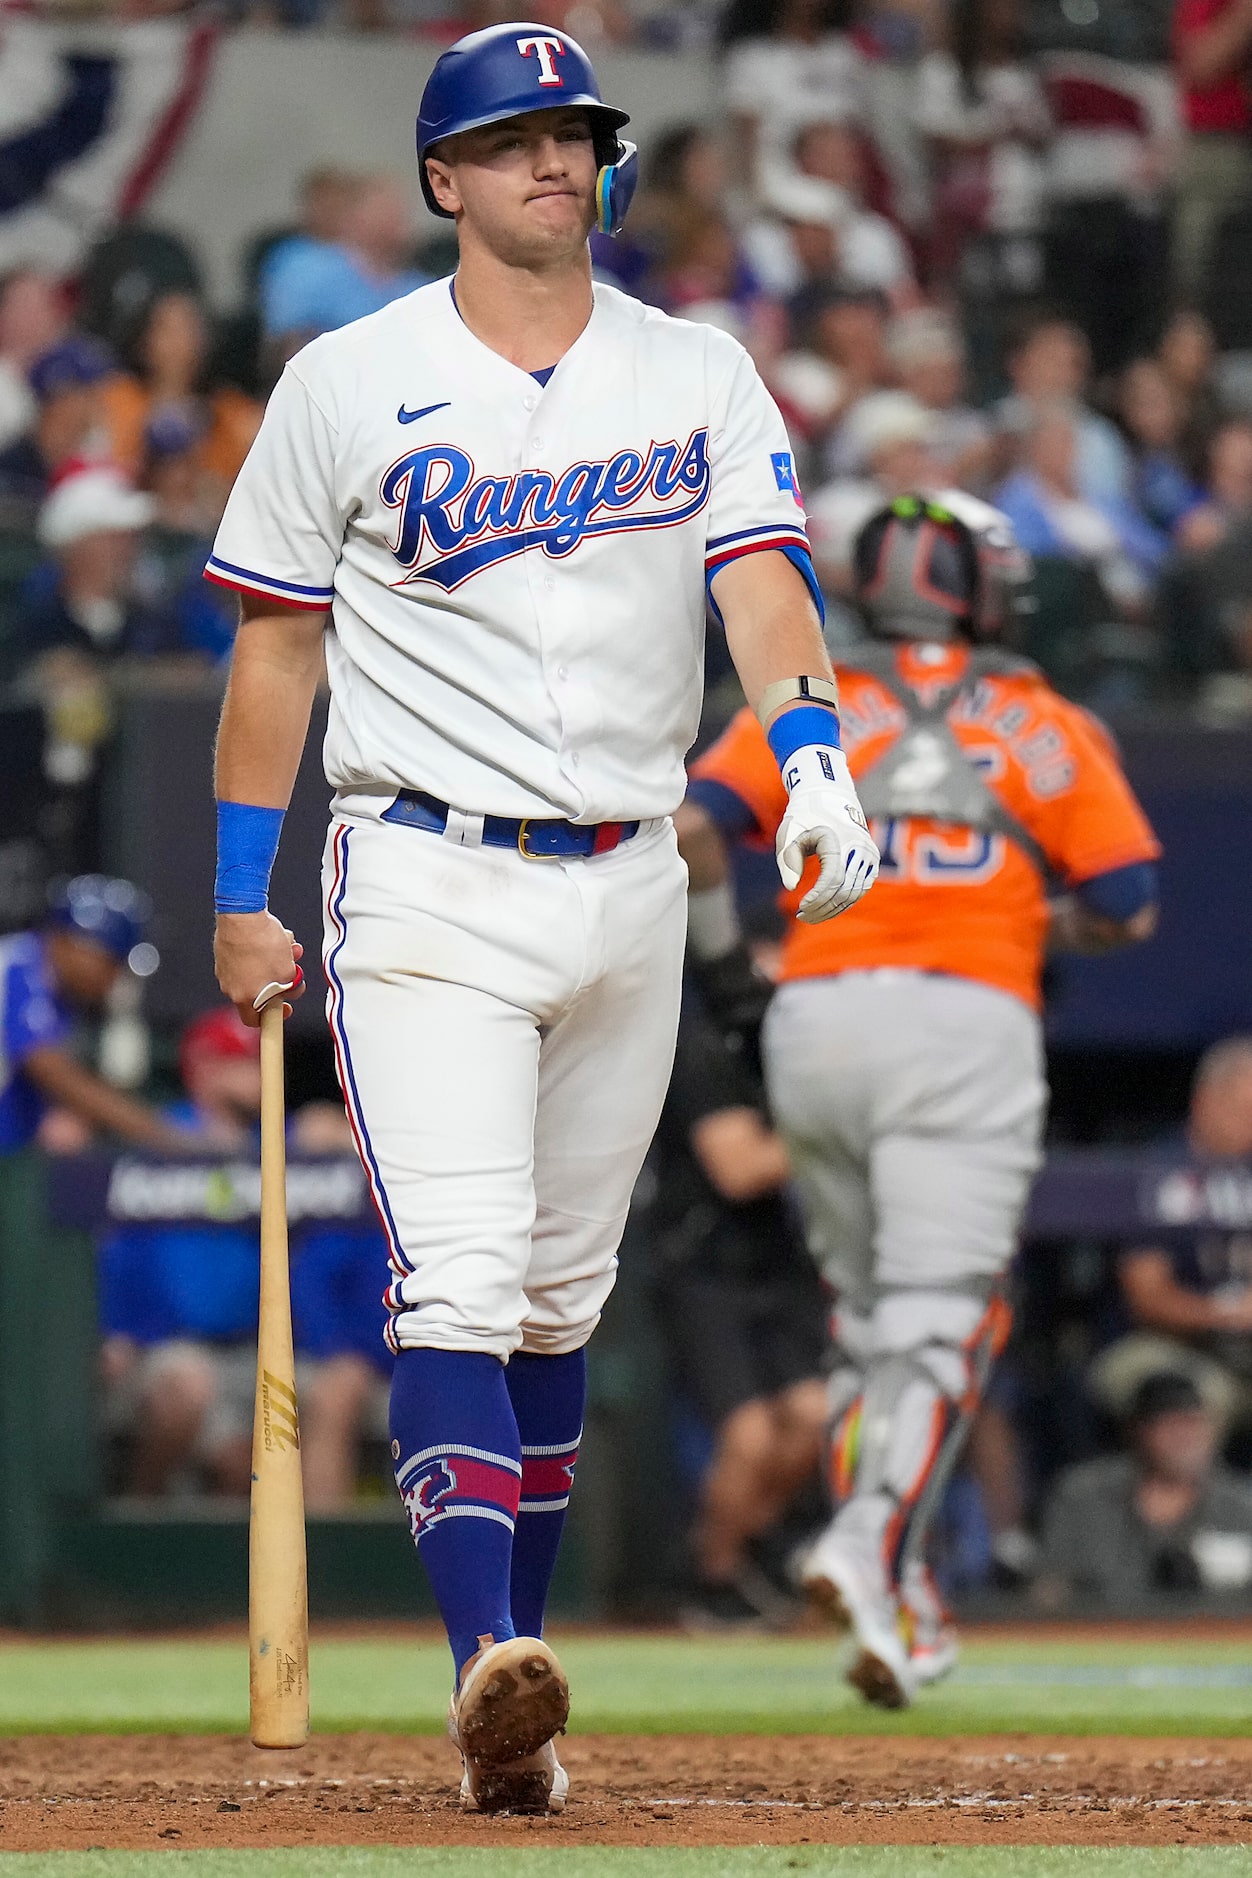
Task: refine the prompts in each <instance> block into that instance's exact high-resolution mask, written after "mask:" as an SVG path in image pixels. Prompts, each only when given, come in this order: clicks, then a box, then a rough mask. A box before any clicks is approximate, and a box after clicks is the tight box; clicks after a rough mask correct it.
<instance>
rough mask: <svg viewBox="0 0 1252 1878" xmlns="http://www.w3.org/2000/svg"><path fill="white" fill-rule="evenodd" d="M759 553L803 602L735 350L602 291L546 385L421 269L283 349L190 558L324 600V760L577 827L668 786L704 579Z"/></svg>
mask: <svg viewBox="0 0 1252 1878" xmlns="http://www.w3.org/2000/svg"><path fill="white" fill-rule="evenodd" d="M762 548H777V549H781V550H782V551H783V552H785V553H786V554H788V555H789V556H790V558H791V559H793V560H794V561H795V563H796V565H797V566H799V567H800V568H801V571H802V572H803V573H804V574H805V578H806V579H807V580H808V582H809V584H810V588H811V590H812V591H813V594H814V597H815V599H816V600H817V602H818V605H819V608H820V596H819V595H818V592H817V588H816V583H815V582H814V579H813V574H812V568H811V565H810V562H809V554H808V541H807V537H806V534H805V526H804V512H803V509H802V508H801V506H800V495H799V491H798V488H797V484H796V479H795V475H794V471H793V467H792V459H791V454H790V448H789V445H788V442H787V436H786V432H785V430H784V428H783V423H782V419H781V417H780V416H779V413H778V410H777V407H776V406H775V405H774V403H773V401H772V399H771V398H770V396H769V394H768V392H767V391H766V390H765V387H764V386H763V385H762V383H761V381H760V379H759V378H758V376H757V373H756V371H755V368H754V367H753V365H752V362H751V360H750V359H749V357H748V355H747V353H746V352H745V351H744V350H743V348H742V347H741V346H739V345H738V344H737V343H736V342H735V341H734V340H733V339H731V338H728V337H727V335H726V334H724V333H722V332H719V331H717V330H715V329H714V328H712V327H709V326H699V325H694V324H691V323H689V322H687V321H683V320H675V319H670V318H667V317H666V316H665V315H664V314H662V313H658V312H656V311H654V310H653V309H652V308H650V307H645V306H643V305H641V304H640V303H639V302H638V301H636V300H632V299H630V298H629V297H628V296H627V295H625V294H622V293H619V292H617V291H616V290H614V289H613V288H610V287H603V286H597V287H596V289H595V305H594V310H593V312H592V316H591V319H590V320H589V322H588V324H587V326H586V328H585V329H584V331H583V332H582V334H581V335H580V337H579V338H578V339H577V341H576V342H575V344H574V345H573V346H572V347H571V348H570V350H569V351H568V352H567V353H566V355H565V357H564V358H563V359H561V361H560V363H559V364H558V365H557V366H556V368H555V370H554V372H553V373H552V375H551V377H550V379H549V380H548V382H547V384H546V385H541V384H540V383H539V382H538V381H537V380H536V378H535V377H534V376H532V375H531V374H530V373H529V372H525V371H522V370H521V369H520V368H519V367H517V366H515V365H511V364H509V362H508V361H507V360H506V359H503V358H501V357H500V356H499V354H498V353H495V352H493V351H491V350H490V349H489V348H488V347H487V346H485V345H484V344H483V343H482V342H481V341H480V340H478V339H476V338H475V337H474V335H473V333H472V332H470V330H469V328H468V327H467V326H466V325H465V323H464V322H463V321H462V319H461V317H460V315H459V314H458V312H457V308H456V303H455V299H454V296H453V292H452V287H451V283H450V282H449V281H446V280H444V281H437V282H435V283H434V284H433V285H431V286H428V287H423V288H420V289H419V290H418V292H416V293H413V294H410V295H408V296H407V298H405V299H402V300H398V301H395V302H394V303H393V304H392V305H391V306H389V307H386V308H384V309H383V311H381V312H379V313H374V314H371V315H370V316H369V317H368V318H367V319H362V320H358V321H356V322H355V323H354V324H353V325H351V326H346V327H343V328H342V329H340V330H339V331H338V332H333V333H327V334H325V335H323V337H321V338H320V339H315V340H314V341H313V343H312V344H311V345H309V346H307V347H306V348H305V349H304V351H303V352H301V353H299V354H298V356H297V357H296V358H295V359H294V360H293V361H292V362H291V364H290V365H288V367H287V369H286V371H285V372H284V374H283V377H282V379H281V381H280V382H279V385H278V387H277V389H276V390H275V392H274V395H273V397H272V398H271V400H270V403H269V407H268V409H267V411H266V414H265V419H264V422H263V423H262V425H261V429H260V432H259V434H258V436H257V439H256V441H255V443H254V444H253V446H252V449H251V451H250V452H249V455H248V459H247V461H246V463H245V464H244V466H243V469H242V470H241V471H240V474H239V478H238V481H237V482H236V484H235V487H234V490H233V491H232V494H231V497H230V501H229V503H228V504H227V507H226V513H225V516H224V518H223V521H222V525H221V528H220V530H219V532H218V536H217V541H216V543H215V544H214V550H213V554H212V556H211V558H210V560H209V563H208V567H207V569H206V573H207V575H208V577H209V578H210V579H211V580H216V581H218V582H220V583H222V584H224V585H226V586H230V587H236V588H239V589H241V590H243V591H245V592H253V593H259V594H263V595H269V596H271V597H273V598H275V599H279V600H282V601H283V602H284V603H285V604H287V605H294V606H305V607H310V608H315V609H321V608H325V607H330V608H331V609H332V614H331V627H330V630H329V632H328V635H327V663H328V666H329V672H330V684H331V697H332V703H331V714H330V725H329V730H328V733H327V739H326V750H325V758H326V773H327V777H328V779H329V781H330V782H331V783H332V784H333V785H334V787H335V789H336V791H337V797H336V807H337V809H338V811H339V812H340V813H341V814H346V815H348V816H349V817H350V818H352V819H357V818H363V819H376V818H377V816H378V815H379V814H380V813H381V812H382V810H383V809H385V808H386V807H387V806H388V804H389V803H390V802H391V800H392V799H393V798H394V796H395V794H396V791H397V790H398V789H400V788H411V789H423V790H426V791H428V792H429V793H431V794H433V795H436V796H438V797H440V798H441V799H442V800H444V801H447V802H450V803H451V804H452V806H453V807H454V808H456V809H460V810H462V811H464V812H466V813H469V814H496V815H509V816H565V817H567V818H568V819H570V820H571V821H577V822H583V823H592V822H601V821H628V820H634V819H636V818H640V819H642V818H649V817H653V816H660V815H666V814H669V813H671V812H672V811H673V809H674V808H675V807H676V806H677V804H678V803H679V802H680V801H681V799H682V795H683V788H684V776H683V767H682V762H683V757H684V755H685V753H686V751H687V749H688V748H689V746H690V744H691V743H692V741H693V739H694V736H695V732H696V728H697V723H698V719H699V711H700V700H701V690H702V663H703V635H704V621H705V593H706V581H707V580H708V579H710V578H711V576H712V575H713V573H715V572H716V570H717V569H718V568H719V567H721V566H722V565H724V564H725V562H726V561H728V560H730V559H732V558H734V557H735V556H737V555H740V554H745V553H751V552H753V551H754V550H758V549H762Z"/></svg>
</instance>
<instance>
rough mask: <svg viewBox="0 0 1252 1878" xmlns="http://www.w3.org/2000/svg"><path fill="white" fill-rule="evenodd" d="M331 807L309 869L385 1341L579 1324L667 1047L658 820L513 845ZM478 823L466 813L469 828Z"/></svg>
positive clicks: (524, 1333) (429, 1342) (668, 908)
mask: <svg viewBox="0 0 1252 1878" xmlns="http://www.w3.org/2000/svg"><path fill="white" fill-rule="evenodd" d="M449 819H450V824H451V828H452V831H453V832H452V833H451V834H450V835H448V836H443V837H441V836H439V835H436V834H432V833H428V832H427V831H425V830H423V829H417V828H409V827H404V826H402V825H394V824H388V823H382V822H365V821H360V822H353V823H352V824H348V823H347V822H344V821H338V822H336V823H334V824H333V825H332V827H331V830H330V834H329V836H328V839H327V844H326V854H325V859H324V866H323V885H324V894H325V898H324V905H325V910H326V949H325V965H326V976H327V983H328V986H329V994H328V1001H327V1009H328V1015H329V1019H330V1024H331V1030H332V1032H333V1035H334V1039H335V1049H336V1057H337V1063H338V1069H339V1076H340V1081H341V1084H342V1087H343V1091H344V1097H345V1101H346V1102H347V1106H348V1113H349V1117H350V1119H351V1121H352V1125H353V1130H354V1132H355V1135H356V1138H357V1146H358V1149H359V1151H360V1154H361V1158H362V1161H363V1163H364V1165H365V1169H366V1173H367V1175H368V1177H369V1181H370V1185H371V1188H372V1191H373V1194H374V1199H375V1203H376V1204H377V1207H378V1210H379V1214H380V1216H381V1219H382V1222H383V1226H384V1230H385V1232H386V1236H387V1240H388V1246H389V1259H390V1264H391V1267H392V1283H391V1285H390V1286H389V1288H388V1291H387V1294H386V1302H387V1306H388V1308H389V1310H390V1312H391V1318H390V1322H389V1323H388V1325H387V1330H386V1338H387V1341H388V1342H389V1343H390V1344H391V1346H392V1347H393V1348H396V1349H401V1348H432V1349H443V1350H481V1351H489V1352H491V1353H492V1354H494V1355H496V1356H499V1357H501V1358H502V1359H507V1357H508V1356H509V1355H511V1353H512V1352H513V1351H514V1350H516V1349H519V1348H521V1349H525V1350H528V1351H534V1352H537V1353H539V1354H546V1355H559V1354H562V1353H564V1352H566V1351H570V1350H576V1349H578V1348H580V1347H581V1345H582V1344H584V1343H585V1342H586V1341H587V1339H588V1337H589V1336H590V1335H591V1333H592V1331H593V1330H594V1328H595V1326H596V1324H597V1322H598V1321H599V1316H600V1311H601V1308H602V1307H603V1304H604V1301H605V1299H606V1298H607V1296H608V1294H609V1292H610V1290H611V1289H612V1286H613V1280H614V1275H615V1272H616V1267H617V1248H618V1245H619V1243H620V1240H621V1236H622V1230H623V1227H624V1225H625V1221H626V1213H627V1209H628V1207H629V1205H630V1197H631V1192H632V1189H633V1187H634V1184H635V1180H636V1178H637V1176H638V1173H639V1169H640V1167H641V1166H642V1164H643V1158H644V1155H645V1154H646V1152H647V1149H648V1145H649V1143H650V1141H651V1139H652V1135H653V1132H654V1130H655V1128H656V1124H657V1120H658V1118H659V1116H660V1112H661V1105H662V1103H663V1101H664V1099H665V1092H666V1088H667V1086H668V1082H669V1075H670V1069H671V1066H672V1062H673V1054H674V1038H675V1034H676V1032H677V1028H678V1006H679V998H680V993H681V983H682V959H683V945H684V940H685V935H686V887H687V870H686V867H685V866H684V864H683V862H682V861H681V860H680V859H679V855H678V849H677V845H676V842H675V839H674V831H673V826H672V824H671V823H670V822H669V821H668V820H664V821H658V822H653V823H650V824H645V825H644V827H643V829H641V831H640V832H639V834H637V835H636V836H635V837H634V839H633V840H631V841H627V842H623V843H622V844H621V845H620V846H619V847H618V848H616V849H615V850H614V851H613V852H612V853H609V854H604V855H598V856H593V857H591V858H589V859H586V860H569V861H558V860H534V861H532V860H527V859H525V858H524V857H523V856H522V855H521V854H515V853H513V852H511V851H510V850H507V849H501V848H490V847H483V846H481V845H477V846H474V845H464V836H465V818H462V817H455V818H451V817H450V818H449ZM472 826H473V825H472V824H471V825H470V829H471V833H472Z"/></svg>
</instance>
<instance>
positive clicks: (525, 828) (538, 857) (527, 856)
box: [517, 815, 561, 861]
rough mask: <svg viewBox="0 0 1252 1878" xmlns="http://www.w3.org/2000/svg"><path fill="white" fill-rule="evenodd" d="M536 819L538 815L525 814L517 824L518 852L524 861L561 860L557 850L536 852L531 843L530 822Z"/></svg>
mask: <svg viewBox="0 0 1252 1878" xmlns="http://www.w3.org/2000/svg"><path fill="white" fill-rule="evenodd" d="M534 820H536V817H535V816H533V815H523V817H522V819H521V821H520V822H519V823H518V824H517V851H518V853H519V854H520V855H521V857H522V859H523V860H524V861H559V860H560V858H561V857H560V855H559V854H557V853H556V852H555V850H554V851H553V852H552V853H551V854H536V853H535V851H534V849H533V848H531V846H530V845H529V843H530V824H531V823H532V822H533V821H534Z"/></svg>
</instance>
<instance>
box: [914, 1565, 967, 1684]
mask: <svg viewBox="0 0 1252 1878" xmlns="http://www.w3.org/2000/svg"><path fill="white" fill-rule="evenodd" d="M900 1606H901V1610H902V1613H903V1616H904V1627H905V1632H906V1634H907V1636H908V1639H909V1662H910V1663H911V1665H912V1668H913V1675H914V1678H915V1680H916V1682H917V1685H918V1687H919V1688H929V1687H930V1685H931V1683H934V1682H941V1681H942V1679H943V1678H944V1677H945V1676H950V1675H951V1673H952V1671H953V1670H954V1669H955V1668H956V1665H957V1662H958V1660H959V1658H960V1654H961V1646H960V1643H959V1642H958V1640H957V1634H956V1625H955V1624H954V1623H953V1622H952V1619H951V1618H950V1617H949V1615H948V1611H947V1607H946V1605H945V1604H944V1601H943V1596H942V1593H941V1592H940V1590H939V1587H938V1585H937V1584H936V1583H935V1579H934V1574H933V1573H932V1572H931V1571H930V1569H929V1567H928V1566H925V1565H923V1564H922V1563H921V1562H920V1561H919V1560H916V1559H915V1560H913V1562H912V1563H911V1564H909V1565H906V1566H905V1568H904V1572H903V1575H902V1577H901V1579H900Z"/></svg>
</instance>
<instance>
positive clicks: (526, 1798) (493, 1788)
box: [461, 1741, 569, 1813]
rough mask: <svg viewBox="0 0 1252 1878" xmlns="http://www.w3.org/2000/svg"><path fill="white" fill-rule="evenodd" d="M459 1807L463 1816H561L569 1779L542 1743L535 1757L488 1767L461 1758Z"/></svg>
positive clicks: (549, 1746) (547, 1743)
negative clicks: (525, 1814)
mask: <svg viewBox="0 0 1252 1878" xmlns="http://www.w3.org/2000/svg"><path fill="white" fill-rule="evenodd" d="M461 1765H462V1769H463V1772H462V1774H461V1805H462V1806H463V1807H464V1808H465V1810H466V1812H467V1813H563V1812H564V1811H565V1802H566V1801H567V1800H568V1798H569V1775H568V1774H567V1773H566V1771H565V1769H564V1768H563V1767H562V1765H561V1763H560V1761H558V1759H557V1758H556V1749H555V1748H554V1747H553V1745H552V1743H551V1742H550V1741H545V1742H544V1744H543V1746H542V1747H541V1748H540V1750H539V1752H538V1753H537V1754H524V1755H522V1757H521V1758H520V1760H516V1761H506V1762H505V1763H504V1764H503V1765H502V1766H499V1767H495V1766H492V1767H488V1766H485V1765H484V1764H483V1762H482V1761H478V1760H474V1759H473V1758H472V1757H471V1756H470V1755H468V1754H463V1755H462V1756H461Z"/></svg>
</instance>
